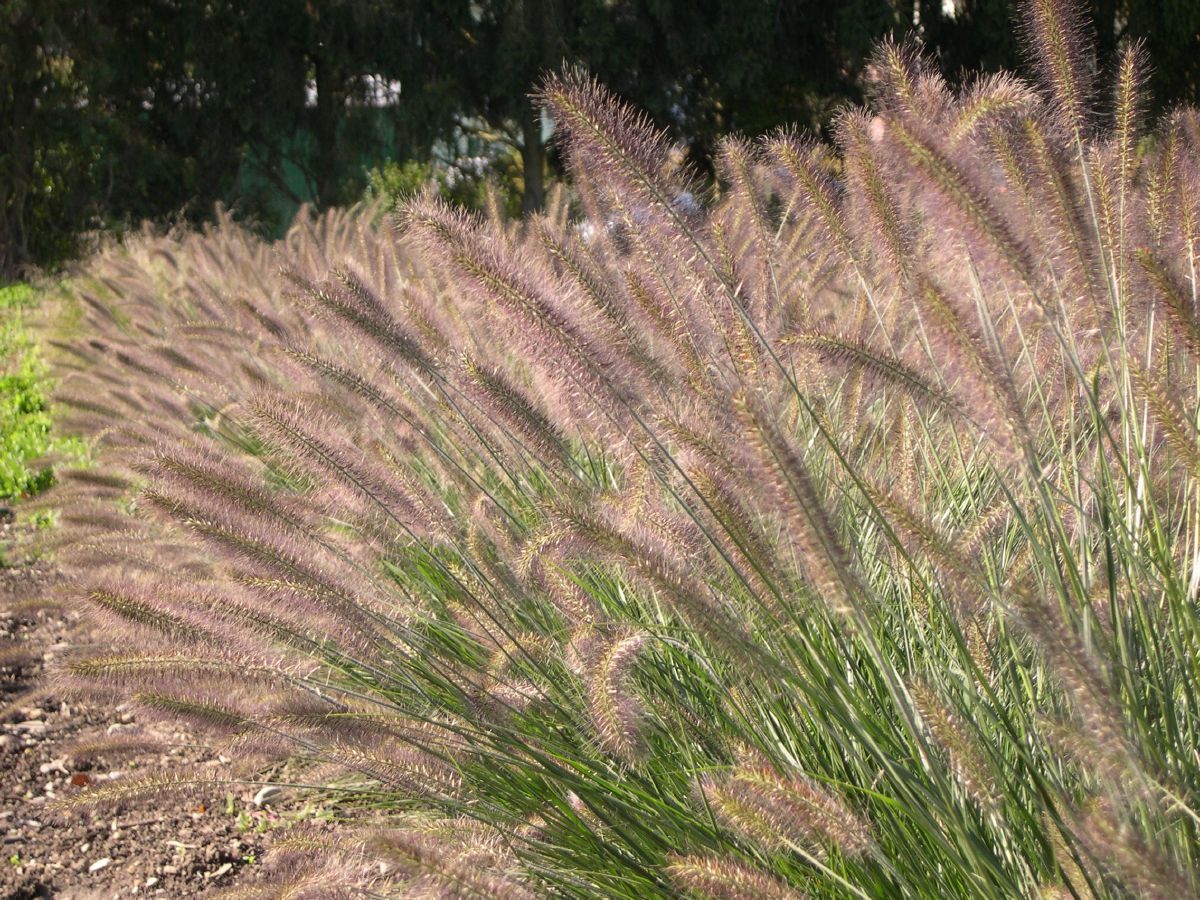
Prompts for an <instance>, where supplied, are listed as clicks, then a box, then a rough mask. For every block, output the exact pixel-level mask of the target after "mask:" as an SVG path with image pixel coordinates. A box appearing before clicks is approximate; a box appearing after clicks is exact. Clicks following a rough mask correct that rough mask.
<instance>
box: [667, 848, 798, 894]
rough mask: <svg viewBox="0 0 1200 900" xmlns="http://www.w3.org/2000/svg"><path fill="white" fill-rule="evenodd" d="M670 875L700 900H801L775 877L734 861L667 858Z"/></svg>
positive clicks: (692, 856)
mask: <svg viewBox="0 0 1200 900" xmlns="http://www.w3.org/2000/svg"><path fill="white" fill-rule="evenodd" d="M667 874H668V875H669V876H670V878H671V880H672V882H674V884H675V885H676V886H678V887H679V889H680V890H682V891H684V892H686V893H687V894H688V895H689V896H691V897H695V898H698V900H802V898H803V896H804V895H803V894H801V893H800V892H799V891H797V890H794V889H793V888H791V887H789V886H788V885H787V884H786V883H785V882H783V881H781V880H780V879H779V878H777V877H776V876H774V875H772V874H770V873H769V872H765V871H763V870H762V869H760V868H757V867H755V866H752V865H750V864H749V863H746V862H743V861H742V860H739V859H737V858H735V857H722V856H706V855H698V854H693V855H688V856H685V855H680V854H672V855H671V856H669V857H668V858H667Z"/></svg>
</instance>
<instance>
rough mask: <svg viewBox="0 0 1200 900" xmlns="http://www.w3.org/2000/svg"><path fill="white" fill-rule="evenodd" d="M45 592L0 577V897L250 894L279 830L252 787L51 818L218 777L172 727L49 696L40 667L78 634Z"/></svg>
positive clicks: (48, 580) (31, 573)
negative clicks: (136, 786)
mask: <svg viewBox="0 0 1200 900" xmlns="http://www.w3.org/2000/svg"><path fill="white" fill-rule="evenodd" d="M0 537H2V535H0ZM55 581H56V576H55V574H54V572H53V571H51V570H49V569H47V568H36V567H24V568H9V569H3V568H0V835H2V836H3V844H2V846H0V897H3V898H14V900H15V898H32V897H56V898H68V897H71V898H100V897H129V896H163V897H197V896H204V895H205V894H208V893H210V892H214V891H216V890H219V889H221V888H229V887H231V886H232V885H233V884H234V883H245V882H247V881H250V880H253V879H254V878H255V877H256V875H257V873H258V869H259V868H260V867H259V866H257V861H258V858H259V856H260V854H261V852H262V849H263V845H264V844H265V842H266V839H265V835H264V833H263V830H265V829H267V828H271V827H274V826H275V825H276V824H278V823H280V822H281V821H282V820H281V819H280V818H279V817H278V816H277V815H276V814H275V812H274V811H273V810H272V809H271V808H270V807H267V808H261V809H260V808H259V807H257V806H255V804H254V803H253V798H254V795H255V790H254V788H252V787H251V788H246V789H245V790H239V791H237V792H236V793H234V794H233V795H229V796H226V795H224V794H222V795H221V796H219V797H212V798H207V799H206V800H205V802H197V801H196V800H191V799H180V798H179V797H176V796H170V795H167V796H162V797H156V798H140V799H137V800H133V801H130V802H128V803H126V804H125V805H124V806H123V807H121V808H119V809H116V810H113V809H111V808H110V809H104V810H95V809H81V810H78V811H73V812H70V813H68V814H66V815H65V816H63V815H53V814H51V810H50V809H49V808H48V804H51V803H52V801H53V800H54V799H55V798H59V797H62V796H64V795H66V794H69V793H71V792H76V791H80V790H83V789H84V788H85V787H86V786H89V785H96V784H103V783H105V782H112V781H115V780H118V779H121V778H124V777H128V776H129V775H130V773H132V772H136V771H137V770H144V769H146V768H151V767H157V766H160V765H165V766H166V767H167V768H171V767H175V766H182V765H187V764H190V765H195V764H197V763H200V764H202V765H205V766H211V767H213V768H214V770H215V771H216V772H220V771H221V770H222V768H223V767H224V765H225V761H224V760H222V759H220V758H217V757H214V756H213V755H212V754H211V753H209V752H207V751H205V750H203V749H201V748H198V747H196V746H194V745H193V744H192V740H191V737H190V736H189V734H188V733H187V732H186V731H185V730H182V727H181V726H178V725H176V726H174V727H172V726H165V727H164V726H162V725H160V724H154V725H147V724H144V723H140V722H139V721H138V719H137V717H136V716H135V715H134V714H133V713H132V712H131V711H129V710H128V709H122V708H121V707H120V706H118V707H117V708H115V709H114V708H111V707H105V706H102V705H99V704H92V703H88V702H79V701H78V700H68V699H66V698H64V697H62V696H58V695H57V694H56V692H54V691H53V690H52V688H50V687H49V686H48V685H47V683H46V682H45V681H44V679H43V677H42V676H43V673H44V671H45V670H46V667H47V665H48V664H49V663H52V662H53V660H54V658H55V657H56V656H61V655H62V654H63V653H64V652H66V651H68V650H69V649H70V648H71V646H72V644H73V642H74V641H75V640H77V639H78V636H79V635H80V634H81V629H80V623H79V621H78V613H76V612H73V611H71V610H69V609H66V608H64V607H63V606H62V605H61V604H59V603H56V602H55V601H54V600H53V599H52V594H53V588H54V585H55ZM145 737H149V738H156V739H159V740H163V741H164V743H165V744H166V745H168V746H167V747H166V749H164V747H163V746H154V747H150V746H147V745H145V744H143V743H142V741H141V739H142V738H145ZM126 739H128V740H126ZM118 742H124V743H126V744H127V745H128V746H127V747H125V748H124V749H121V748H118V747H116V746H115V745H116V744H117V743H118ZM89 744H91V745H94V746H92V747H91V748H89V746H88V745H89Z"/></svg>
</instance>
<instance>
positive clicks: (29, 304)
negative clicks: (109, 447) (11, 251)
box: [0, 282, 82, 502]
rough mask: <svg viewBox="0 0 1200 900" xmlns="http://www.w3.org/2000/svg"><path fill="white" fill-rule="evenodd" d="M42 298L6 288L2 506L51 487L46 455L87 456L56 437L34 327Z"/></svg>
mask: <svg viewBox="0 0 1200 900" xmlns="http://www.w3.org/2000/svg"><path fill="white" fill-rule="evenodd" d="M42 297H43V295H42V294H41V293H40V292H39V291H37V290H35V289H34V288H32V287H31V286H30V285H28V284H23V283H20V282H18V283H15V284H10V285H7V286H5V287H3V288H0V360H3V363H2V367H0V502H7V501H11V500H15V499H17V498H19V497H22V496H26V495H30V494H36V493H38V492H39V491H42V490H44V489H45V488H47V487H48V486H49V485H50V484H51V482H52V481H53V480H54V472H53V469H52V468H51V467H50V466H46V465H39V464H38V460H39V459H41V458H42V457H44V456H45V455H46V454H48V453H50V452H52V451H56V452H61V453H63V454H65V455H67V456H68V457H70V456H77V455H78V454H79V452H80V451H81V450H82V447H81V445H80V444H79V442H78V441H75V440H72V439H56V438H54V437H53V436H52V434H51V419H50V408H49V393H50V380H49V374H48V370H47V368H46V365H45V363H44V362H43V360H42V357H41V354H40V352H39V350H38V346H37V343H36V341H35V339H34V336H33V334H32V333H31V331H30V329H29V327H28V316H29V315H30V313H32V312H33V310H35V309H36V308H37V307H38V305H39V303H40V301H41V300H42Z"/></svg>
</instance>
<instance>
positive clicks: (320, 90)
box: [313, 54, 341, 208]
mask: <svg viewBox="0 0 1200 900" xmlns="http://www.w3.org/2000/svg"><path fill="white" fill-rule="evenodd" d="M313 64H314V66H315V68H316V82H317V110H316V112H317V118H316V122H315V131H316V138H317V202H318V203H319V204H320V205H321V207H322V208H325V207H330V206H333V205H334V204H336V203H337V201H338V196H337V188H338V184H337V174H338V172H337V127H338V102H339V98H340V96H341V90H340V87H341V86H340V85H339V84H338V78H337V75H336V72H335V70H334V67H333V65H332V64H331V63H330V62H329V61H328V60H327V59H325V58H324V55H323V54H318V55H317V56H316V57H315V58H314V59H313Z"/></svg>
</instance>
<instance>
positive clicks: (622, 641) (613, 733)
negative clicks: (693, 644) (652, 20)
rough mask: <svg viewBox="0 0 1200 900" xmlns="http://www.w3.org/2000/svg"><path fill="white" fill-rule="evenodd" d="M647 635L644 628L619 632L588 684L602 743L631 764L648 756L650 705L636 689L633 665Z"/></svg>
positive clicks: (597, 662)
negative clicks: (646, 732) (646, 724)
mask: <svg viewBox="0 0 1200 900" xmlns="http://www.w3.org/2000/svg"><path fill="white" fill-rule="evenodd" d="M647 639H648V636H647V635H646V634H644V633H641V632H635V633H633V634H622V635H618V636H617V637H616V638H615V639H614V640H613V641H612V643H611V644H609V646H608V647H606V648H605V649H604V650H603V651H602V652H601V653H600V654H599V656H598V657H597V659H596V662H595V664H594V671H593V672H592V673H591V677H590V679H589V684H588V697H589V701H588V706H589V708H590V710H591V713H592V719H593V721H594V722H595V725H596V733H597V735H598V736H599V737H600V742H601V744H602V745H603V746H604V747H605V749H607V750H608V751H609V752H611V753H613V754H614V755H616V756H617V757H618V758H619V759H621V760H622V761H624V762H626V763H629V764H636V763H637V762H638V761H639V760H641V759H642V758H643V756H644V745H643V736H642V729H643V723H644V720H645V718H646V709H645V706H644V704H643V703H642V701H641V700H640V699H639V698H638V696H637V695H636V693H635V692H634V686H633V667H634V665H635V664H636V663H637V660H638V657H639V656H640V655H641V653H642V651H643V648H644V647H645V645H646V641H647Z"/></svg>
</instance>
